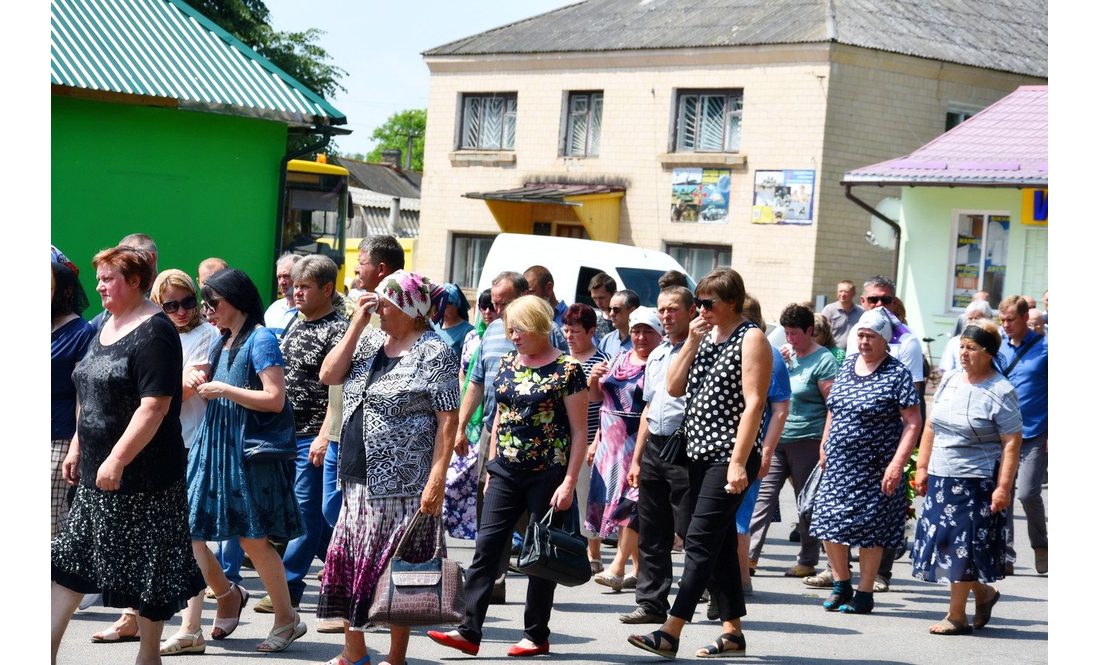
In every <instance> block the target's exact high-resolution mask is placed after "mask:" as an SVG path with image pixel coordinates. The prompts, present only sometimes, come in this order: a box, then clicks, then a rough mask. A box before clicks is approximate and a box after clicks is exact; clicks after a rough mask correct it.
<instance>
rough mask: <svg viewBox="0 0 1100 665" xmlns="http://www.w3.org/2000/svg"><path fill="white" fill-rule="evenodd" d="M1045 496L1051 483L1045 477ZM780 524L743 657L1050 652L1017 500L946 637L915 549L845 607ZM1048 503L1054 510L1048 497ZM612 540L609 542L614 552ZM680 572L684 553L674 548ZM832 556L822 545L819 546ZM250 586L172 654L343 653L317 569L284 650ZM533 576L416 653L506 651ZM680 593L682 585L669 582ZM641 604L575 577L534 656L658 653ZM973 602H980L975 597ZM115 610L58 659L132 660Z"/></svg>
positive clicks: (463, 659)
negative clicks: (987, 577)
mask: <svg viewBox="0 0 1100 665" xmlns="http://www.w3.org/2000/svg"><path fill="white" fill-rule="evenodd" d="M1043 495H1044V499H1046V498H1047V496H1046V495H1047V492H1046V490H1045V488H1044V492H1043ZM781 505H782V511H783V516H784V518H787V519H785V521H784V523H778V524H773V525H772V529H771V531H770V532H769V535H768V541H767V543H766V545H765V547H764V552H763V555H762V557H761V560H760V564H759V569H758V573H757V575H756V577H754V578H753V586H754V588H755V595H753V596H752V597H750V598H748V599H747V600H748V616H746V617H745V619H744V629H745V636H746V640H747V644H748V648H747V654H746V658H743V659H739V660H740V661H741V662H767V663H871V662H873V663H913V664H924V663H967V664H969V663H996V664H998V665H1004V664H1005V663H1013V664H1016V663H1045V662H1047V660H1048V656H1047V646H1048V638H1047V633H1048V605H1047V598H1048V595H1047V592H1048V589H1047V577H1046V576H1039V575H1037V574H1036V573H1035V570H1034V562H1033V557H1032V551H1031V549H1030V548H1028V547H1027V536H1026V533H1027V529H1026V525H1025V523H1024V522H1023V520H1022V509H1020V507H1019V504H1017V509H1018V512H1017V516H1016V534H1017V536H1016V537H1017V543H1018V544H1020V545H1022V547H1020V548H1018V552H1019V555H1020V557H1021V559H1020V561H1018V562H1017V564H1016V574H1015V575H1014V576H1013V577H1009V578H1006V579H1005V580H1002V581H1000V582H998V583H997V587H998V588H999V589H1000V591H1001V601H1000V602H999V603H998V604H997V606H996V608H995V609H994V612H993V619H992V621H991V622H990V624H989V625H988V626H987V627H986V628H985V629H983V630H981V631H978V632H976V633H975V634H974V635H972V636H958V637H943V636H933V635H929V633H928V630H927V629H928V626H929V625H930V624H932V623H934V622H936V621H938V620H939V619H941V618H942V617H943V616H944V614H945V613H946V609H947V602H948V588H947V587H946V586H939V585H935V584H929V583H926V582H921V581H918V580H916V579H914V578H913V577H912V576H911V573H912V567H911V565H910V564H909V557H908V556H904V557H903V558H902V559H901V560H900V561H898V562H896V563H895V566H894V583H893V585H892V588H891V590H890V592H888V593H885V594H877V595H876V598H875V610H874V612H873V613H872V614H869V615H859V616H856V615H841V614H837V613H830V612H825V611H824V610H823V609H822V607H821V602H822V601H823V600H824V599H825V597H826V595H827V591H825V590H815V589H810V588H808V587H805V586H804V585H803V584H802V583H801V581H799V580H795V579H789V578H784V577H783V571H785V570H786V569H787V568H788V567H790V566H791V565H793V564H794V562H795V557H796V555H797V545H795V544H793V543H790V542H788V541H787V534H788V533H789V531H790V528H789V521H790V520H789V518H790V517H792V516H793V515H795V509H794V498H793V493H792V492H790V491H789V490H788V491H785V492H784V495H783V497H782V504H781ZM1047 508H1048V513H1049V509H1050V505H1049V501H1048V504H1047ZM448 547H449V548H450V556H451V557H452V558H457V559H458V560H460V561H462V562H463V563H469V561H470V559H471V557H472V555H473V544H472V542H469V541H458V540H449V541H448ZM610 558H611V551H610V550H607V549H605V550H604V560H605V562H606V561H609V560H610ZM674 561H675V565H676V569H677V575H678V574H679V570H680V567H681V565H682V556H681V555H676V556H675V557H674ZM822 565H824V555H822ZM244 585H245V586H246V587H247V588H248V590H249V591H250V592H251V594H252V600H251V601H250V603H249V607H248V609H246V610H245V611H244V615H243V616H242V621H241V625H240V627H239V628H238V629H237V631H236V632H235V633H234V634H233V636H232V637H231V638H229V639H228V640H225V641H222V642H214V641H213V640H210V639H209V635H210V624H211V621H212V620H213V616H214V603H213V601H210V600H208V601H206V612H205V615H204V619H205V621H204V634H205V635H206V637H207V645H208V646H207V649H206V653H205V654H201V655H187V656H176V657H173V658H168V659H166V660H165V662H167V663H172V662H176V661H181V665H202V664H204V663H209V664H210V665H213V664H214V663H227V662H253V663H260V662H264V663H276V662H278V663H324V662H326V661H327V660H328V659H330V658H332V657H334V656H336V655H337V654H339V653H340V649H341V647H342V644H343V637H342V635H339V634H337V635H331V634H329V635H322V634H319V633H316V632H314V631H313V626H314V624H315V621H316V618H315V617H314V615H313V613H314V611H315V609H316V605H317V591H318V583H317V582H316V581H315V580H314V579H313V578H311V581H310V586H309V588H308V589H307V591H306V595H305V597H304V598H303V602H302V608H301V612H302V617H303V619H304V620H305V621H306V623H307V624H308V625H309V627H310V632H309V633H307V634H306V635H305V637H303V638H302V639H301V640H299V641H297V642H295V643H294V644H293V645H291V647H290V648H289V649H288V650H287V651H285V652H283V653H279V654H261V653H258V652H256V651H255V650H254V649H255V646H256V644H258V643H259V642H260V641H261V640H262V639H263V638H264V637H265V635H266V633H267V631H268V630H270V629H271V626H272V620H271V615H261V614H258V613H256V612H255V611H253V609H252V607H253V605H254V604H255V602H256V600H258V599H259V598H261V597H263V595H264V592H263V587H262V585H261V584H260V581H259V579H258V578H257V577H256V575H255V572H254V571H252V570H245V582H244ZM525 589H526V579H525V578H524V577H522V576H517V575H510V576H509V579H508V599H509V602H508V603H507V604H506V605H491V606H490V607H489V614H488V617H487V620H486V623H485V639H484V641H483V642H482V646H481V655H480V656H478V658H477V659H473V658H469V657H467V656H465V655H463V654H460V653H459V652H457V651H454V650H451V649H446V648H444V647H441V646H438V645H436V644H435V643H434V642H432V641H431V640H429V639H428V638H427V636H426V635H425V631H426V629H414V630H413V636H412V641H411V644H410V646H409V656H410V658H409V661H408V662H409V663H410V664H411V665H421V664H424V663H448V664H451V663H455V664H458V663H473V662H475V660H476V661H489V662H494V661H496V662H503V661H506V660H512V659H509V658H507V657H506V655H505V653H506V651H507V649H508V646H509V645H511V644H512V643H514V642H516V641H517V640H519V639H520V638H521V637H522V625H523V624H522V616H523V606H522V599H523V596H524V592H525ZM673 593H675V587H674V590H673ZM633 608H634V595H633V593H632V592H621V593H613V592H611V591H610V589H607V588H606V587H602V586H598V585H596V584H595V583H589V584H586V585H583V586H580V587H574V588H559V589H558V591H557V595H556V603H555V606H554V615H553V618H552V620H551V624H550V626H551V629H552V630H553V633H552V635H551V636H550V642H551V645H552V647H551V654H550V655H549V656H541V657H538V658H535V659H534V660H536V661H547V662H549V661H552V662H555V663H576V664H578V665H579V664H582V663H584V664H587V663H654V664H656V663H660V662H666V661H663V660H662V659H660V658H658V657H656V656H651V655H649V654H646V653H644V652H642V651H639V650H637V649H635V648H634V647H632V646H630V645H629V644H627V642H626V638H627V636H628V635H630V634H631V633H632V632H634V633H640V632H643V631H644V630H645V629H647V628H649V629H652V628H656V626H628V625H625V624H622V623H620V622H619V620H618V615H619V614H621V613H625V612H629V611H631V610H632V609H633ZM704 612H705V606H704V605H701V606H700V608H699V612H698V614H697V616H696V621H695V622H694V623H692V624H690V625H689V626H688V627H687V628H686V629H685V630H684V633H683V636H682V640H681V646H680V659H681V660H694V657H693V654H694V652H695V649H697V648H698V647H700V646H703V645H705V644H708V643H710V642H711V641H713V640H714V638H715V637H717V635H718V633H719V632H721V631H720V630H719V625H718V624H717V623H716V622H711V621H706V620H705V617H704V616H703V613H704ZM968 612H970V613H972V612H973V601H971V603H970V605H969V607H968ZM117 616H118V613H117V611H116V610H113V609H108V608H105V607H101V606H100V607H92V608H89V609H88V610H84V611H78V612H77V613H76V615H74V617H73V620H72V622H71V623H70V624H69V629H68V631H67V633H66V636H65V639H64V641H63V643H62V647H61V652H60V654H59V657H58V662H59V663H61V664H69V663H80V664H82V665H117V664H119V663H122V664H125V663H132V662H134V656H135V655H136V653H137V645H136V643H126V644H95V643H92V642H91V640H90V639H89V638H90V636H91V634H92V633H94V632H96V631H98V630H100V629H102V628H106V627H107V626H108V625H110V623H111V622H112V621H114V619H115V618H116V617H117ZM178 626H179V618H178V617H177V618H175V619H174V620H173V621H171V622H169V624H168V625H167V626H166V627H165V632H164V635H165V636H166V637H167V636H168V635H171V634H173V633H174V632H175V631H176V628H177V627H178ZM367 645H368V647H369V648H370V649H371V658H372V661H373V662H374V663H376V664H377V663H378V662H379V661H381V660H382V656H380V655H379V654H378V649H380V648H381V649H382V650H383V652H382V653H383V655H384V653H385V649H386V648H387V646H388V637H387V635H386V634H385V632H380V631H375V632H370V633H368V634H367Z"/></svg>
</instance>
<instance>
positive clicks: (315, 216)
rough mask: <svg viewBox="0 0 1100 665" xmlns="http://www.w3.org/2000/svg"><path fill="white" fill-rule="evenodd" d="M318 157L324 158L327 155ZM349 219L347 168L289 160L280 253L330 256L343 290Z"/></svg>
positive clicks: (338, 283)
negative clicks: (346, 235) (335, 266)
mask: <svg viewBox="0 0 1100 665" xmlns="http://www.w3.org/2000/svg"><path fill="white" fill-rule="evenodd" d="M318 159H319V160H323V159H324V156H323V155H322V156H321V157H319V158H318ZM347 219H348V170H347V169H345V168H343V167H340V166H335V165H333V164H328V163H325V162H324V161H316V162H310V161H306V160H301V159H292V160H290V161H289V162H287V166H286V186H285V187H284V189H283V197H282V202H281V218H280V223H279V232H278V238H279V241H278V242H279V251H278V252H277V255H279V256H281V255H282V254H283V253H284V252H293V253H295V254H302V255H306V254H324V255H326V256H328V257H329V258H331V259H332V260H333V261H335V262H336V265H337V267H338V268H339V272H338V274H337V278H336V288H337V289H341V288H342V287H343V284H344V274H345V272H346V271H347V266H346V265H345V260H344V256H345V240H346V239H345V238H344V233H345V230H346V229H347ZM351 269H352V270H354V269H355V266H354V265H353V266H351ZM280 295H281V294H280Z"/></svg>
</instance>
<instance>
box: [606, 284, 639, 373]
mask: <svg viewBox="0 0 1100 665" xmlns="http://www.w3.org/2000/svg"><path fill="white" fill-rule="evenodd" d="M641 304H642V299H641V298H639V297H638V294H637V293H635V292H634V291H631V290H630V289H623V290H621V291H616V292H615V295H613V296H611V306H610V307H609V308H608V311H609V312H610V313H611V325H612V326H614V328H615V329H614V330H612V331H611V332H609V333H607V334H606V335H604V336H603V337H602V338H600V344H599V347H600V351H602V352H603V353H604V354H605V355H606V356H607V357H608V358H614V357H615V356H616V355H618V354H619V351H629V350H631V349H632V348H634V344H633V343H632V342H631V341H630V313H631V312H633V311H634V310H636V309H638V307H640V306H641Z"/></svg>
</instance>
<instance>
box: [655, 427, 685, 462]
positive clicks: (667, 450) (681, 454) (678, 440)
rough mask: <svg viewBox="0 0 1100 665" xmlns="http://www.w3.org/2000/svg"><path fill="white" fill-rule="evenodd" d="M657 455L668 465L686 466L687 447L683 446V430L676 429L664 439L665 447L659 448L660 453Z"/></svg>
mask: <svg viewBox="0 0 1100 665" xmlns="http://www.w3.org/2000/svg"><path fill="white" fill-rule="evenodd" d="M657 455H658V456H659V457H660V458H661V459H663V460H664V461H666V462H668V463H669V464H676V465H678V466H685V465H687V459H688V457H687V446H686V445H685V441H684V432H683V430H682V429H680V428H679V427H677V428H676V431H675V432H673V433H672V434H671V435H669V437H668V438H667V439H665V445H663V446H662V447H661V451H660V452H659V453H657Z"/></svg>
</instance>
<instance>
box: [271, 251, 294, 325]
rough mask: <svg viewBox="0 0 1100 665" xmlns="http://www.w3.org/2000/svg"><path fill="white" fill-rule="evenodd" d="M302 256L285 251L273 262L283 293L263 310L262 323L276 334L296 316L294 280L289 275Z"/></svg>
mask: <svg viewBox="0 0 1100 665" xmlns="http://www.w3.org/2000/svg"><path fill="white" fill-rule="evenodd" d="M301 258H302V257H301V256H300V255H298V254H291V253H290V252H287V253H286V254H283V255H282V256H280V257H279V260H278V261H276V262H275V279H276V280H277V281H278V282H279V293H282V294H283V297H282V298H279V299H278V300H276V301H275V302H273V303H271V306H270V307H268V308H267V311H266V312H264V325H265V326H267V327H268V328H271V329H272V331H273V332H274V333H275V335H276V336H279V335H281V334H282V332H283V330H285V329H286V327H287V325H289V324H290V322H291V321H293V320H294V319H295V317H297V316H298V309H297V308H296V307H295V306H294V280H293V279H291V277H290V271H291V270H292V269H293V268H294V264H295V263H297V262H298V261H299V260H300V259H301Z"/></svg>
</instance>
